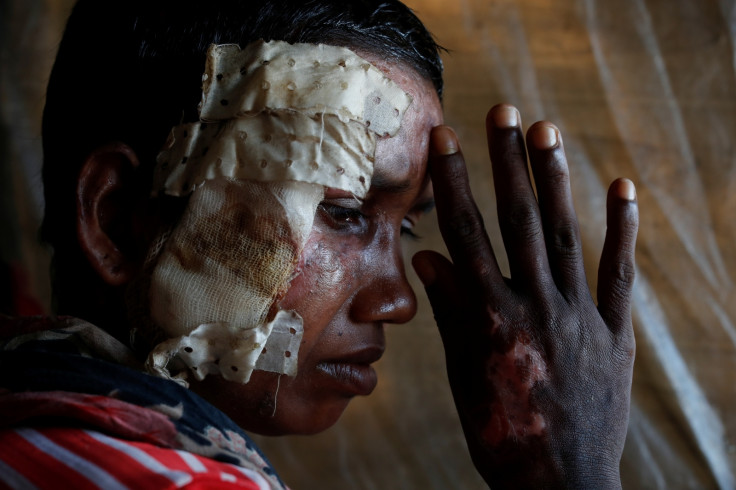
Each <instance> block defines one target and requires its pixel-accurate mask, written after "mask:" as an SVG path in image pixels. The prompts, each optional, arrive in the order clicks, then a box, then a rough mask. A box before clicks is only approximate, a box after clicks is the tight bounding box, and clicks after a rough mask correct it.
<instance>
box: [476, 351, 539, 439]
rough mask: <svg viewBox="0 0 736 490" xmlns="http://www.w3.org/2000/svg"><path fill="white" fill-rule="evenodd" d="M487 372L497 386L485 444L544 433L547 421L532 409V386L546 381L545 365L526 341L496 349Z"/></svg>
mask: <svg viewBox="0 0 736 490" xmlns="http://www.w3.org/2000/svg"><path fill="white" fill-rule="evenodd" d="M486 375H487V376H488V378H489V381H490V383H491V384H492V385H493V386H495V387H496V393H497V396H496V400H494V401H493V403H492V404H491V415H490V420H489V421H488V423H487V424H486V425H485V427H484V430H483V431H482V434H483V438H484V439H485V441H486V442H487V443H488V444H491V445H493V446H496V445H498V444H500V443H502V442H503V441H505V440H510V441H514V442H518V441H521V440H523V439H525V438H527V437H531V436H542V435H544V429H545V428H546V426H547V423H546V422H545V420H544V417H543V416H542V414H541V413H539V412H538V411H536V410H535V407H534V404H533V402H532V400H531V396H532V389H533V388H534V387H535V385H537V383H539V382H544V381H547V380H548V377H547V364H546V363H545V361H544V359H543V358H542V355H541V354H540V353H539V352H538V351H537V350H536V349H535V348H534V347H533V346H531V345H529V343H528V342H527V343H525V342H522V341H521V340H519V339H517V340H516V341H515V343H513V344H512V345H511V347H510V348H509V349H508V350H507V351H506V352H503V353H501V352H496V353H494V354H492V355H491V357H490V359H488V361H487V368H486Z"/></svg>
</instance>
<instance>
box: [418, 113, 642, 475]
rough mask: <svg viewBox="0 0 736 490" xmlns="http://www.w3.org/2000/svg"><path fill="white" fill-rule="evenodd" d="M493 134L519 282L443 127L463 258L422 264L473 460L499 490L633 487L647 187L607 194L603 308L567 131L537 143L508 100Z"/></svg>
mask: <svg viewBox="0 0 736 490" xmlns="http://www.w3.org/2000/svg"><path fill="white" fill-rule="evenodd" d="M486 128H487V133H488V145H489V152H490V156H491V163H492V166H493V179H494V183H495V190H496V199H497V207H498V219H499V224H500V228H501V233H502V235H503V241H504V245H505V248H506V254H507V257H508V261H509V266H510V271H511V277H510V278H505V277H503V276H502V274H501V272H500V269H499V267H498V263H497V261H496V257H495V254H494V251H493V249H492V248H491V244H490V241H489V239H488V235H487V234H486V231H485V229H484V226H483V219H482V217H481V215H480V213H479V211H478V209H477V207H476V205H475V202H474V201H473V198H472V196H471V193H470V188H469V185H468V176H467V172H466V168H465V163H464V160H463V156H462V153H461V151H460V148H459V145H458V143H457V139H456V137H455V134H454V132H453V131H452V130H451V129H450V128H448V127H445V126H441V127H437V128H435V129H434V130H433V133H432V150H431V152H430V172H431V178H432V183H433V186H434V193H435V200H436V202H437V217H438V220H439V225H440V230H441V232H442V236H443V238H444V240H445V243H446V244H447V248H448V250H449V252H450V256H451V258H452V262H450V261H449V260H448V259H446V258H445V257H443V256H442V255H440V254H437V253H435V252H430V251H424V252H420V253H418V254H417V255H416V256H415V257H414V260H413V264H414V267H415V269H416V271H417V273H418V275H419V277H420V279H421V280H422V281H423V283H424V285H425V287H426V290H427V295H428V296H429V300H430V302H431V303H432V308H433V310H434V315H435V319H436V321H437V325H438V327H439V330H440V334H441V336H442V340H443V343H444V346H445V354H446V358H447V371H448V375H449V379H450V384H451V387H452V392H453V396H454V399H455V404H456V406H457V409H458V412H459V415H460V420H461V423H462V426H463V430H464V432H465V436H466V439H467V441H468V446H469V449H470V453H471V456H472V458H473V462H474V464H475V466H476V468H477V469H478V471H479V472H480V473H481V474H482V476H483V477H484V479H485V480H486V482H488V484H489V485H491V486H492V487H493V488H504V487H514V488H522V487H533V488H540V487H565V488H571V487H580V488H616V487H620V479H619V469H618V467H619V461H620V458H621V453H622V450H623V445H624V439H625V437H626V428H627V425H628V415H629V401H630V393H631V376H632V369H633V363H634V351H635V347H634V344H635V343H634V334H633V330H632V325H631V311H630V298H631V290H632V285H633V281H634V244H635V240H636V232H637V227H638V211H637V204H636V196H635V190H634V186H633V184H632V183H631V182H630V181H628V180H626V179H619V180H617V181H615V182H614V183H613V184H612V185H611V187H610V189H609V191H608V202H607V226H608V228H607V232H606V238H605V243H604V247H603V253H602V256H601V261H600V266H599V274H598V295H597V296H598V305H597V306H596V304H595V302H594V300H593V298H592V296H591V294H590V291H589V290H588V285H587V281H586V278H585V271H584V267H583V255H582V250H581V243H580V234H579V230H578V224H577V218H576V215H575V210H574V209H573V203H572V193H571V191H570V182H569V172H568V168H567V162H566V160H565V154H564V149H563V145H562V139H561V136H560V132H559V130H558V129H557V128H556V127H555V126H554V125H552V124H551V123H548V122H538V123H536V124H534V125H533V126H532V127H531V128H530V129H529V131H528V133H527V143H526V145H525V144H524V136H523V134H522V132H521V121H520V117H519V113H518V111H517V110H516V109H515V108H514V107H512V106H509V105H498V106H495V107H494V108H493V109H491V111H490V112H489V113H488V117H487V120H486ZM527 149H528V154H529V162H530V164H531V168H532V172H533V176H534V181H535V183H536V190H537V196H538V198H537V197H535V194H534V190H533V188H532V184H531V180H530V178H529V174H528V172H527Z"/></svg>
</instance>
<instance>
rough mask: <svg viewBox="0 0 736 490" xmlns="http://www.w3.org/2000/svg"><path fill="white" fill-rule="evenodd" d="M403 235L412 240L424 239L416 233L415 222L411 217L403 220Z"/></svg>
mask: <svg viewBox="0 0 736 490" xmlns="http://www.w3.org/2000/svg"><path fill="white" fill-rule="evenodd" d="M401 236H402V237H406V238H408V239H410V240H421V239H422V237H420V236H419V235H417V234H416V233H414V223H413V222H412V221H411V220H410V219H409V218H404V219H403V220H401Z"/></svg>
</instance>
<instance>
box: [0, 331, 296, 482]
mask: <svg viewBox="0 0 736 490" xmlns="http://www.w3.org/2000/svg"><path fill="white" fill-rule="evenodd" d="M2 320H3V322H2V323H3V332H5V331H7V330H9V329H10V327H9V326H8V325H7V324H8V323H10V322H11V320H9V319H7V318H3V319H2ZM23 327H24V328H26V329H28V330H33V331H34V332H33V333H29V334H26V335H23V336H21V337H13V338H11V339H9V340H5V341H3V342H0V348H1V349H0V432H2V431H3V429H6V430H10V429H16V428H20V429H23V428H28V429H33V430H35V429H39V430H40V429H41V428H54V429H59V430H62V431H63V429H68V430H72V431H73V430H79V429H84V430H93V431H96V432H99V433H104V434H106V435H107V436H108V437H112V438H119V439H124V440H128V441H133V442H140V443H145V444H147V445H153V446H157V447H160V448H163V449H172V450H183V451H187V452H190V453H193V454H196V455H199V456H202V457H204V458H209V459H212V460H214V461H218V462H221V463H228V464H231V465H236V466H239V467H243V468H246V469H248V470H251V471H254V472H256V473H257V474H258V475H260V477H261V478H263V479H264V480H265V481H267V482H269V485H270V486H271V487H272V488H274V489H278V488H285V486H284V485H283V483H282V482H281V480H280V479H279V477H278V476H277V475H276V472H275V470H274V469H273V467H272V466H271V465H270V463H269V462H268V461H267V460H266V459H265V456H263V454H262V453H261V452H260V450H259V449H258V448H257V446H256V445H255V444H254V443H253V441H252V440H251V439H250V437H249V436H248V435H247V434H246V433H245V432H243V430H242V429H240V428H239V427H238V426H237V425H235V423H234V422H232V421H231V420H230V419H229V418H228V417H227V416H225V415H224V414H223V413H222V412H220V411H219V410H217V409H216V408H215V407H213V406H212V405H210V404H209V403H207V402H206V401H204V400H203V399H201V398H200V397H198V396H197V395H195V394H194V393H192V392H190V391H188V390H186V389H184V388H182V387H181V386H179V385H178V384H176V383H174V382H172V381H168V380H164V379H160V378H157V377H153V376H149V375H146V374H144V373H142V372H140V371H137V370H135V369H133V368H132V367H131V365H134V364H135V361H134V357H133V356H132V354H131V353H130V351H128V349H127V348H126V347H125V346H124V345H122V344H120V343H119V342H117V341H116V340H115V339H113V338H111V337H110V336H109V335H107V334H105V333H104V332H103V331H102V330H100V329H98V328H96V327H94V326H93V325H90V324H89V323H86V322H83V321H81V320H77V319H71V318H62V319H60V320H56V319H52V318H37V319H32V320H23ZM114 360H117V361H118V362H112V361H114ZM5 435H7V434H5ZM112 444H114V441H113V442H112ZM0 459H1V458H0ZM111 471H113V472H114V471H116V470H114V469H111Z"/></svg>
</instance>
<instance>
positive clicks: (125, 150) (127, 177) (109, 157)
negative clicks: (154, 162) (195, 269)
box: [77, 142, 145, 286]
mask: <svg viewBox="0 0 736 490" xmlns="http://www.w3.org/2000/svg"><path fill="white" fill-rule="evenodd" d="M138 165H139V162H138V157H137V156H136V154H135V151H133V149H132V148H131V147H130V146H128V145H126V144H124V143H119V142H118V143H110V144H107V145H104V146H101V147H98V148H96V149H95V150H94V151H93V152H92V153H90V154H89V156H88V157H87V159H86V160H85V162H84V165H83V166H82V170H81V172H80V173H79V178H78V179H77V238H78V240H79V244H80V246H81V249H82V252H83V253H84V255H85V256H86V257H87V260H88V261H89V263H90V265H91V266H92V268H93V269H94V270H95V271H96V272H97V274H98V275H99V276H100V278H102V280H103V281H105V282H106V283H108V284H110V285H111V286H120V285H122V284H126V283H127V282H129V281H130V280H131V279H132V278H133V276H134V275H135V274H136V272H137V271H138V270H139V267H140V260H139V257H140V256H141V253H140V251H139V250H136V246H135V243H136V241H137V237H136V236H135V231H134V230H135V229H136V226H134V223H135V221H136V219H137V217H136V216H135V214H136V212H138V211H139V210H140V206H138V205H137V204H138V203H140V202H141V198H145V196H141V195H140V194H141V188H140V186H139V185H138V184H137V181H136V175H135V169H136V168H137V167H138Z"/></svg>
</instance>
